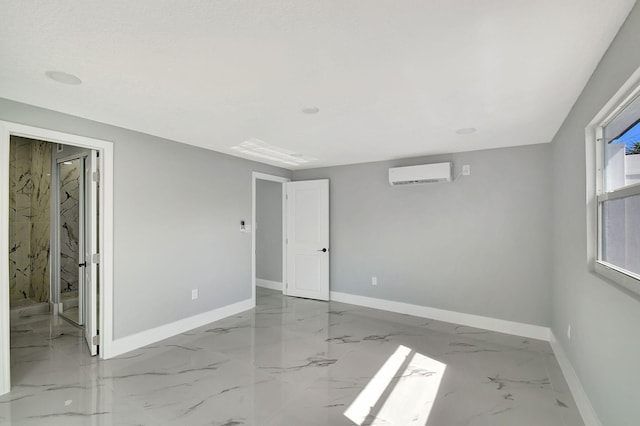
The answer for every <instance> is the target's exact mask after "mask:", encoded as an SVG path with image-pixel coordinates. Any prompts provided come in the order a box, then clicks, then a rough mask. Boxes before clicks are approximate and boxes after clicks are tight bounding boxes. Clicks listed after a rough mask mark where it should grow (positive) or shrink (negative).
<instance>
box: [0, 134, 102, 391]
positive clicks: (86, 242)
mask: <svg viewBox="0 0 640 426" xmlns="http://www.w3.org/2000/svg"><path fill="white" fill-rule="evenodd" d="M13 138H22V139H31V140H37V141H39V142H41V143H42V144H45V145H48V146H49V147H51V153H50V154H49V158H50V160H49V165H50V169H49V170H48V173H46V172H45V171H44V168H43V169H42V171H40V172H37V174H38V175H39V176H41V177H42V176H45V175H47V174H48V175H49V176H47V177H49V178H50V179H51V181H50V182H49V188H50V189H49V192H50V194H49V197H48V200H47V201H48V207H49V210H48V211H49V212H50V213H49V214H50V215H51V219H54V220H51V221H48V224H49V232H45V231H43V230H42V229H41V228H42V227H39V226H40V225H37V226H36V225H33V226H31V225H28V226H29V227H32V228H33V229H37V232H35V234H36V236H37V237H38V238H40V239H39V240H37V244H36V246H37V247H38V248H42V247H41V245H42V241H44V240H46V241H47V243H48V245H49V251H50V255H49V260H48V261H47V260H43V258H44V257H43V256H40V257H38V259H37V261H36V260H33V259H36V257H35V256H33V255H32V257H33V259H30V260H29V261H28V262H27V261H25V262H23V264H24V265H26V264H27V263H30V265H29V267H30V268H31V270H35V271H37V274H38V275H39V276H44V277H47V276H48V279H49V282H48V286H47V285H45V286H43V288H47V291H48V294H47V297H48V301H47V302H45V303H46V305H47V306H46V308H47V310H49V309H48V308H49V306H50V307H51V308H52V309H51V310H52V311H53V312H54V313H56V314H57V312H58V311H57V310H58V309H59V307H60V305H59V303H60V302H59V296H60V295H61V293H62V292H61V291H60V289H61V287H62V286H59V285H52V283H58V281H59V279H58V277H57V276H56V273H54V271H56V272H58V271H60V265H61V264H62V260H61V258H62V255H60V256H58V255H55V253H56V249H57V245H59V244H60V242H61V241H60V240H59V239H57V231H58V229H57V228H58V226H57V222H59V223H60V224H62V222H63V221H62V220H60V221H57V220H56V219H55V218H57V216H58V212H59V210H62V208H64V206H63V205H58V204H57V202H58V200H62V199H63V197H62V196H59V195H60V194H59V189H60V188H59V186H58V171H60V172H61V173H65V170H67V169H68V168H69V167H68V166H72V167H74V166H75V167H76V168H77V169H82V174H83V176H82V178H80V177H78V178H77V179H76V182H77V183H76V186H77V188H75V189H74V190H71V191H69V190H68V189H70V187H69V186H67V188H66V189H67V191H65V192H64V193H63V194H64V198H67V196H66V193H67V192H68V193H69V197H68V200H70V199H72V198H74V197H75V198H76V199H77V200H78V202H77V205H78V206H80V198H82V205H83V206H86V208H80V207H78V208H77V213H73V214H72V213H71V211H69V212H67V213H68V214H72V215H75V216H83V217H82V219H83V220H82V221H80V220H79V221H78V225H76V226H75V228H77V232H78V233H77V234H76V235H75V238H76V239H77V243H75V244H76V245H77V249H76V252H77V253H78V257H76V261H77V260H78V258H79V259H84V260H85V261H86V262H87V265H91V266H90V267H88V268H87V267H84V265H82V264H83V263H84V261H78V262H77V263H75V268H76V269H75V275H76V277H77V278H76V279H75V285H76V287H75V290H77V293H76V294H77V297H76V300H77V301H76V302H73V301H70V302H69V303H68V304H67V307H66V309H65V308H64V307H63V309H62V311H63V312H62V314H63V315H64V314H65V311H66V314H67V315H66V316H67V318H69V319H70V320H74V322H76V323H84V327H85V333H84V334H85V340H86V341H87V343H88V344H89V347H90V350H91V347H92V346H93V347H94V348H95V351H94V350H91V352H92V355H95V353H96V352H97V348H98V345H99V346H100V358H108V357H109V356H110V349H111V343H112V340H113V339H112V336H113V334H112V310H113V306H112V302H111V300H112V298H111V295H112V291H113V289H112V273H111V264H112V258H113V241H112V232H113V210H112V207H111V206H112V204H113V186H112V183H113V179H112V171H113V144H112V143H111V142H107V141H101V140H97V139H91V138H86V137H82V136H76V135H71V134H66V133H61V132H56V131H51V130H46V129H40V128H35V127H32V126H26V125H21V124H16V123H10V122H0V164H1V165H2V169H3V170H9V168H10V167H9V166H10V164H11V161H10V160H11V158H10V156H11V155H10V153H11V150H10V146H11V139H13ZM60 147H63V148H62V150H61V151H64V154H62V153H60V152H59V151H58V150H59V149H60ZM65 147H68V148H69V151H65ZM73 149H75V150H76V151H75V152H70V151H72V150H73ZM78 151H81V152H82V154H78ZM70 154H73V155H71V156H69V155H70ZM63 155H67V156H68V158H64V159H63V158H61V157H62V156H63ZM57 160H60V161H57ZM64 162H68V163H70V164H64ZM58 164H60V166H58ZM98 166H100V169H101V170H104V172H105V173H104V175H106V176H107V179H103V182H102V184H101V189H102V190H101V191H100V193H98V191H97V182H98V176H99V173H97V168H98ZM58 167H60V170H58ZM38 170H40V169H38ZM67 171H68V170H67ZM78 173H79V172H78ZM9 175H10V173H6V174H4V173H3V174H2V176H0V271H2V273H1V274H0V296H1V297H0V394H3V393H6V392H8V391H9V390H10V377H11V367H10V365H11V364H10V317H11V315H10V302H9V300H10V299H11V296H12V295H13V294H15V291H13V292H12V290H15V287H16V285H15V283H11V280H10V276H9V271H10V269H11V268H10V267H9V265H10V257H12V256H11V252H12V250H14V249H15V248H16V246H15V244H14V245H12V246H11V247H10V244H9V242H10V235H12V234H15V230H16V229H17V227H16V226H15V225H14V226H10V223H11V222H12V221H11V220H10V219H12V218H11V217H10V216H11V213H10V212H11V211H13V210H11V209H10V204H12V203H13V200H12V201H11V202H10V199H9V194H10V190H9V189H10V182H9V180H10V179H9V177H10V176H9ZM44 180H45V179H42V181H44ZM87 182H89V183H87ZM71 186H73V185H71ZM34 188H35V186H34ZM41 190H42V187H40V188H35V190H34V191H32V192H31V193H29V194H28V197H27V194H23V195H24V197H23V200H22V201H25V202H26V199H27V198H29V199H30V198H32V197H34V196H35V195H34V194H40V195H39V199H38V200H37V202H36V207H37V208H36V209H35V210H34V211H35V212H39V214H38V218H41V217H42V215H43V214H42V211H43V210H44V209H43V208H42V207H43V205H44V204H46V203H45V202H44V199H45V197H44V196H43V195H42V191H41ZM74 191H75V192H74ZM72 193H73V194H72ZM74 194H75V195H74ZM52 195H53V196H52ZM49 200H50V201H49ZM68 200H67V201H68ZM98 200H99V201H100V202H98ZM106 206H108V207H109V208H105V207H106ZM13 207H14V210H15V205H13ZM29 209H31V206H30V207H29ZM99 210H100V213H99V214H98V211H99ZM88 211H91V212H94V213H95V214H91V215H88V214H87V212H88ZM54 212H55V215H54V214H53V213H54ZM23 216H24V217H30V216H32V215H31V212H28V215H23ZM78 219H79V218H78ZM26 226H27V225H25V224H21V225H20V227H22V228H23V229H24V228H25V227H26ZM81 227H82V228H84V229H83V232H84V238H79V237H78V235H80V228H81ZM75 228H74V226H72V225H70V224H69V223H67V227H66V228H61V229H64V230H65V231H69V234H73V233H74V232H73V231H76V229H75ZM88 229H95V230H96V232H95V233H93V232H85V231H87V230H88ZM98 230H99V232H98ZM60 234H62V232H60ZM30 241H31V240H30ZM70 241H71V240H70V239H69V240H67V241H66V242H67V243H70ZM51 242H53V244H51ZM30 243H31V242H30ZM71 245H73V244H71ZM51 246H54V247H51ZM81 249H82V250H81ZM41 251H45V250H41ZM27 258H29V255H27ZM11 260H12V261H15V258H12V259H11ZM69 261H70V262H71V258H70V259H69ZM34 262H36V263H38V265H36V266H38V268H35V267H33V266H31V264H33V263H34ZM42 264H44V265H47V266H48V273H46V272H43V271H41V270H40V269H42V268H40V265H42ZM80 268H82V269H83V270H81V269H80ZM73 269H74V268H73V267H71V268H70V269H69V271H70V272H71V274H73ZM23 270H26V269H25V268H23ZM60 275H61V274H60ZM87 280H91V281H92V282H93V283H95V284H96V287H97V283H98V281H100V283H101V284H102V291H101V292H100V294H99V295H98V293H97V288H96V291H95V292H93V293H94V294H93V296H94V299H93V300H88V301H87V303H90V304H93V306H95V307H96V309H91V310H86V309H83V308H82V307H83V306H84V305H85V304H83V303H82V302H81V300H87V297H88V293H91V292H89V291H86V288H87V286H86V285H84V286H81V285H80V283H81V282H82V281H87ZM25 281H26V278H25ZM68 284H69V285H68V286H67V287H66V288H67V290H69V291H68V293H73V290H74V287H73V286H74V280H71V281H68ZM81 289H84V290H81ZM81 291H83V293H84V294H82V296H81V295H80V292H81ZM38 292H39V291H38V290H36V289H33V291H31V290H30V291H29V292H27V291H25V292H24V293H26V294H27V297H24V294H22V296H23V298H25V299H26V298H30V297H31V295H32V294H33V296H34V297H36V296H37V295H38V294H39V293H38ZM40 292H41V291H40ZM72 298H73V297H70V298H69V299H72ZM49 303H51V305H49ZM74 303H76V304H77V306H76V308H77V310H76V312H74V309H73V307H72V306H71V305H73V304H74ZM97 306H100V311H99V312H98V310H97ZM81 311H82V312H81ZM90 313H92V314H90ZM98 323H100V325H101V326H100V327H99V328H100V334H99V335H97V332H95V331H94V334H93V335H91V333H90V332H89V330H97V329H98Z"/></svg>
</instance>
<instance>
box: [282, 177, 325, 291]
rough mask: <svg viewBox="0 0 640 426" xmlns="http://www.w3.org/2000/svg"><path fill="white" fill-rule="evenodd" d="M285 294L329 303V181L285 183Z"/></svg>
mask: <svg viewBox="0 0 640 426" xmlns="http://www.w3.org/2000/svg"><path fill="white" fill-rule="evenodd" d="M285 185H286V188H287V284H286V294H287V295H289V296H297V297H306V298H309V299H318V300H329V180H327V179H322V180H307V181H300V182H287V183H286V184H285Z"/></svg>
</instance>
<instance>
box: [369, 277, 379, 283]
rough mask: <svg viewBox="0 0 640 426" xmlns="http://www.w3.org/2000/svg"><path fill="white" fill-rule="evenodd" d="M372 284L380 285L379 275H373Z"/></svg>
mask: <svg viewBox="0 0 640 426" xmlns="http://www.w3.org/2000/svg"><path fill="white" fill-rule="evenodd" d="M371 285H378V277H371Z"/></svg>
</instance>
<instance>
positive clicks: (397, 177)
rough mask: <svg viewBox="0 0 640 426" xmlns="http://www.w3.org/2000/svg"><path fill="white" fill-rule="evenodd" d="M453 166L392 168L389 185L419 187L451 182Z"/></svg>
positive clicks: (445, 164)
mask: <svg viewBox="0 0 640 426" xmlns="http://www.w3.org/2000/svg"><path fill="white" fill-rule="evenodd" d="M452 166H453V164H452V163H451V162H447V163H436V164H423V165H420V166H408V167H392V168H390V169H389V183H390V184H391V185H393V186H396V185H417V184H422V183H443V182H451V170H452Z"/></svg>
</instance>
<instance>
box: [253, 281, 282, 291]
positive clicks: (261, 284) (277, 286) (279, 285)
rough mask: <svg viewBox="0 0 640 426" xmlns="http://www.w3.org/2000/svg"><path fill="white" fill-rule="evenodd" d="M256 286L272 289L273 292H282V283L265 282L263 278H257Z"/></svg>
mask: <svg viewBox="0 0 640 426" xmlns="http://www.w3.org/2000/svg"><path fill="white" fill-rule="evenodd" d="M256 285H257V286H258V287H264V288H270V289H271V290H278V291H282V283H280V282H278V281H269V280H263V279H262V278H256Z"/></svg>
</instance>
